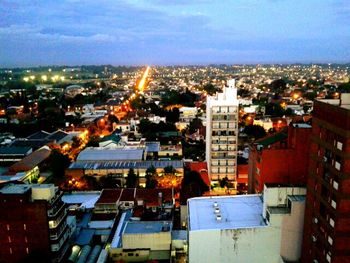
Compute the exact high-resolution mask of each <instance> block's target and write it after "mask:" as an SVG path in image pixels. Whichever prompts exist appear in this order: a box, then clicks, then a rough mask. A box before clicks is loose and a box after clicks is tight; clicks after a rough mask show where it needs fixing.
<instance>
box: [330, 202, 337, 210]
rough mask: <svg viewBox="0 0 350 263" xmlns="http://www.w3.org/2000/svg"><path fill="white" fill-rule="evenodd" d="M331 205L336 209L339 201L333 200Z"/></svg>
mask: <svg viewBox="0 0 350 263" xmlns="http://www.w3.org/2000/svg"><path fill="white" fill-rule="evenodd" d="M331 206H332V207H333V208H334V209H336V208H337V202H335V201H334V200H332V201H331Z"/></svg>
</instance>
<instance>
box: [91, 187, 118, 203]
mask: <svg viewBox="0 0 350 263" xmlns="http://www.w3.org/2000/svg"><path fill="white" fill-rule="evenodd" d="M122 190H123V189H121V188H118V189H103V190H102V193H101V195H100V198H99V199H98V200H97V202H96V203H97V204H110V203H116V202H117V201H118V199H119V197H120V194H121V192H122Z"/></svg>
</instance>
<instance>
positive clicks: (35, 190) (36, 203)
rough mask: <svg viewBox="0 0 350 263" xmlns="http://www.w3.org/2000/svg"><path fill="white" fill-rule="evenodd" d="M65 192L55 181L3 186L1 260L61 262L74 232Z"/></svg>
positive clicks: (1, 201) (0, 207) (1, 190)
mask: <svg viewBox="0 0 350 263" xmlns="http://www.w3.org/2000/svg"><path fill="white" fill-rule="evenodd" d="M62 194H63V193H62V192H60V191H59V190H58V189H57V188H56V187H55V186H54V185H53V184H38V185H27V184H9V185H6V186H4V187H3V188H1V189H0V244H1V247H0V262H48V261H50V259H51V261H52V262H61V260H62V257H63V256H64V254H65V252H66V251H67V248H68V242H67V240H68V238H69V235H70V234H71V231H70V230H71V228H70V226H69V225H68V224H67V212H66V208H65V204H64V203H63V202H62V200H61V196H62ZM72 229H73V228H72Z"/></svg>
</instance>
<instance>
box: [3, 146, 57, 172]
mask: <svg viewBox="0 0 350 263" xmlns="http://www.w3.org/2000/svg"><path fill="white" fill-rule="evenodd" d="M50 154H51V150H50V148H48V147H43V148H40V149H39V150H36V151H35V152H32V153H31V154H29V155H27V156H26V157H24V158H23V159H22V160H21V161H19V162H17V163H15V164H13V165H11V166H10V168H9V172H23V171H29V170H31V169H33V168H34V167H35V166H37V165H39V164H40V163H42V162H43V161H45V160H46V159H47V158H49V156H50Z"/></svg>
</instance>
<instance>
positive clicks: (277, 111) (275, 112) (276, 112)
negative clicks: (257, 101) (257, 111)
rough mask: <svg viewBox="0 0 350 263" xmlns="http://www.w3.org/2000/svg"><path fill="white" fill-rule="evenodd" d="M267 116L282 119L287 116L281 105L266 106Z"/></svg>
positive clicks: (271, 104)
mask: <svg viewBox="0 0 350 263" xmlns="http://www.w3.org/2000/svg"><path fill="white" fill-rule="evenodd" d="M265 114H266V115H271V116H276V117H282V116H283V115H284V114H285V112H284V109H283V108H282V106H281V105H280V104H279V103H268V104H266V106H265Z"/></svg>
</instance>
